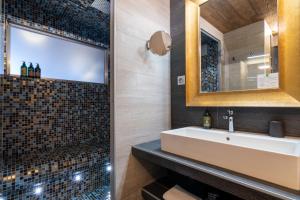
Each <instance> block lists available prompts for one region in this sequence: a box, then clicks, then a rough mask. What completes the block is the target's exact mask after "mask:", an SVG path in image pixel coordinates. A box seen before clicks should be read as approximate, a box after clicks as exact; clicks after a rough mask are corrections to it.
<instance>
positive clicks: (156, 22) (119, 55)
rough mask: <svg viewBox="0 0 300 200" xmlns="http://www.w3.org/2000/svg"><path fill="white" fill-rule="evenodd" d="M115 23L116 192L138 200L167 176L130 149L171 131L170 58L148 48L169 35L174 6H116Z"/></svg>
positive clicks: (156, 2) (155, 1)
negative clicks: (147, 186) (159, 36)
mask: <svg viewBox="0 0 300 200" xmlns="http://www.w3.org/2000/svg"><path fill="white" fill-rule="evenodd" d="M114 17H115V19H114V22H115V33H114V52H115V55H114V62H115V66H114V68H115V70H114V71H115V72H114V84H115V86H114V96H115V97H114V101H115V105H114V109H115V113H114V126H115V133H114V134H115V135H114V137H115V138H114V143H115V144H114V151H115V153H114V156H115V166H114V169H115V185H114V187H115V191H116V199H117V200H120V199H122V200H136V199H141V196H140V189H141V187H142V186H144V185H145V184H147V183H149V182H150V181H151V180H153V178H154V177H156V176H159V175H160V174H161V173H162V171H161V169H158V168H156V167H155V166H151V165H150V164H147V163H141V162H140V161H138V160H136V159H135V158H134V157H133V156H132V155H131V146H132V145H135V144H139V143H143V142H147V141H151V140H155V139H158V138H159V134H160V132H161V131H162V130H166V129H169V128H170V56H169V55H167V56H164V57H159V56H155V55H153V54H151V53H150V52H149V51H147V50H146V48H145V47H146V41H147V40H148V39H149V38H150V36H151V35H152V34H153V33H154V32H155V31H158V30H165V31H167V32H170V2H169V0H151V1H150V0H138V1H137V0H116V1H115V13H114Z"/></svg>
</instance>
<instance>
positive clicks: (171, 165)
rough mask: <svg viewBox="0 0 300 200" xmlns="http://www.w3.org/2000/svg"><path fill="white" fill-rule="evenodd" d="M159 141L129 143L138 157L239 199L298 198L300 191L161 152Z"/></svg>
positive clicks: (290, 199)
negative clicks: (134, 144) (137, 143)
mask: <svg viewBox="0 0 300 200" xmlns="http://www.w3.org/2000/svg"><path fill="white" fill-rule="evenodd" d="M160 145H161V144H160V140H156V141H152V142H148V143H144V144H139V145H136V146H133V147H132V154H133V155H134V156H135V157H137V158H139V159H143V160H147V161H150V162H152V163H154V164H156V165H159V166H161V167H164V168H167V169H169V170H172V171H175V172H177V173H179V174H182V175H185V176H187V177H190V178H193V179H195V180H197V181H200V182H202V183H205V184H208V185H210V186H213V187H216V188H218V189H221V190H223V191H225V192H228V193H230V194H233V195H235V196H237V197H240V198H242V199H246V200H247V199H249V200H250V199H251V200H255V199H257V200H267V199H284V200H300V192H297V191H292V190H289V189H286V188H281V187H279V186H274V185H272V184H269V183H265V182H262V181H259V180H256V179H253V178H250V177H245V176H243V175H240V174H236V173H234V172H230V171H227V170H224V169H221V168H217V167H214V166H210V165H208V164H205V163H201V162H197V161H194V160H191V159H188V158H183V157H180V156H177V155H174V154H170V153H167V152H163V151H162V150H161V146H160Z"/></svg>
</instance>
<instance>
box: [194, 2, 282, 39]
mask: <svg viewBox="0 0 300 200" xmlns="http://www.w3.org/2000/svg"><path fill="white" fill-rule="evenodd" d="M200 9H201V12H200V13H201V17H203V18H204V19H206V20H207V21H208V22H209V23H211V24H212V25H213V26H215V27H216V28H217V29H219V30H220V31H221V32H223V33H227V32H230V31H232V30H235V29H237V28H240V27H243V26H246V25H249V24H252V23H255V22H258V21H261V20H266V21H267V23H268V24H269V26H270V27H271V29H272V30H273V31H277V29H278V28H277V27H278V20H277V0H208V1H207V3H204V4H202V5H201V6H200Z"/></svg>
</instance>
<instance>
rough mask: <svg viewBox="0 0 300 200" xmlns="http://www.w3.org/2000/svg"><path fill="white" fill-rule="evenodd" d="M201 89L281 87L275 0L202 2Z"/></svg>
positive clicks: (220, 90) (210, 0) (203, 90)
mask: <svg viewBox="0 0 300 200" xmlns="http://www.w3.org/2000/svg"><path fill="white" fill-rule="evenodd" d="M200 15H201V16H200V29H201V36H200V41H201V44H200V45H201V48H200V49H201V70H200V71H201V74H200V76H201V79H200V80H201V87H200V92H201V93H207V92H225V91H239V90H257V89H271V88H272V89H274V88H279V66H278V19H277V0H238V1H234V0H208V1H207V2H206V3H204V4H202V5H201V6H200Z"/></svg>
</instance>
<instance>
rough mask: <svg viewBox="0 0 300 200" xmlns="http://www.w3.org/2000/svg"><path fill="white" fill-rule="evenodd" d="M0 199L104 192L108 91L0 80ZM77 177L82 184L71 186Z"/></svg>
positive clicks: (94, 86) (83, 85)
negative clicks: (38, 187)
mask: <svg viewBox="0 0 300 200" xmlns="http://www.w3.org/2000/svg"><path fill="white" fill-rule="evenodd" d="M0 80H1V85H0V88H3V89H2V90H1V91H2V95H1V97H2V99H1V105H2V109H1V112H2V115H1V117H3V119H2V121H3V123H2V128H3V131H2V134H3V137H2V138H1V139H2V140H3V141H2V145H1V148H2V154H1V155H2V157H3V159H1V166H0V167H1V179H2V180H1V184H0V196H1V194H2V195H3V196H4V197H6V198H7V199H34V198H35V197H34V194H33V191H34V187H35V185H36V184H37V183H42V184H43V187H44V190H45V192H44V193H43V196H42V197H41V198H45V199H71V198H74V197H76V196H78V195H79V194H83V193H85V192H91V191H94V190H95V189H102V188H103V187H109V185H110V179H109V176H110V175H109V171H107V170H106V168H107V167H108V166H109V163H110V158H109V151H110V142H109V141H110V135H109V134H110V133H109V123H110V116H109V113H110V112H109V87H108V85H104V84H96V83H86V82H75V81H64V80H50V79H29V78H28V79H27V78H20V77H16V76H1V78H0ZM78 172H80V173H81V174H82V176H83V177H84V180H83V181H82V182H81V183H80V184H79V183H75V182H74V181H73V178H72V177H73V176H74V174H75V173H78Z"/></svg>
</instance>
